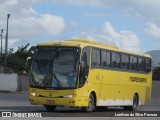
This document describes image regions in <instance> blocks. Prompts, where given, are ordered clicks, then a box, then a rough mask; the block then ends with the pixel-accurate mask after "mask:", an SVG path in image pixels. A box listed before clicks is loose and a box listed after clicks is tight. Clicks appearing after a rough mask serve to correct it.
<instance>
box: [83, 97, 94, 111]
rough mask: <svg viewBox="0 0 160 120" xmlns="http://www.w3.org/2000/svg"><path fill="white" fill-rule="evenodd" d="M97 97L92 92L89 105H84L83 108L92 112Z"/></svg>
mask: <svg viewBox="0 0 160 120" xmlns="http://www.w3.org/2000/svg"><path fill="white" fill-rule="evenodd" d="M95 102H96V101H95V97H94V95H93V94H90V96H89V99H88V106H86V107H83V108H82V109H83V110H84V111H86V112H92V111H94V109H95Z"/></svg>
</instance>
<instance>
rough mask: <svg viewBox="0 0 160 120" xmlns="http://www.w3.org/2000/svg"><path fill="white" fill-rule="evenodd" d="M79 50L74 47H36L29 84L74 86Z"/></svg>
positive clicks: (45, 86) (37, 85)
mask: <svg viewBox="0 0 160 120" xmlns="http://www.w3.org/2000/svg"><path fill="white" fill-rule="evenodd" d="M79 51H80V50H79V48H75V47H74V48H73V47H38V48H37V49H36V51H35V53H34V55H33V62H32V69H31V79H30V86H31V87H38V88H46V89H64V88H76V87H77V78H78V63H79V55H80V53H79Z"/></svg>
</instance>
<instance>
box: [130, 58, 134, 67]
mask: <svg viewBox="0 0 160 120" xmlns="http://www.w3.org/2000/svg"><path fill="white" fill-rule="evenodd" d="M130 65H131V70H134V57H133V56H130Z"/></svg>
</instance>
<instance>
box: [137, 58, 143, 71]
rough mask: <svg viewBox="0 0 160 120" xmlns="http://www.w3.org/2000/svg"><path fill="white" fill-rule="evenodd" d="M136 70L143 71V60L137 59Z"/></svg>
mask: <svg viewBox="0 0 160 120" xmlns="http://www.w3.org/2000/svg"><path fill="white" fill-rule="evenodd" d="M138 70H139V71H143V59H142V57H138Z"/></svg>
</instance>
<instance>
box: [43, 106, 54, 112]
mask: <svg viewBox="0 0 160 120" xmlns="http://www.w3.org/2000/svg"><path fill="white" fill-rule="evenodd" d="M44 107H45V108H46V110H47V111H49V112H53V111H55V109H56V106H52V105H44Z"/></svg>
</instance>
